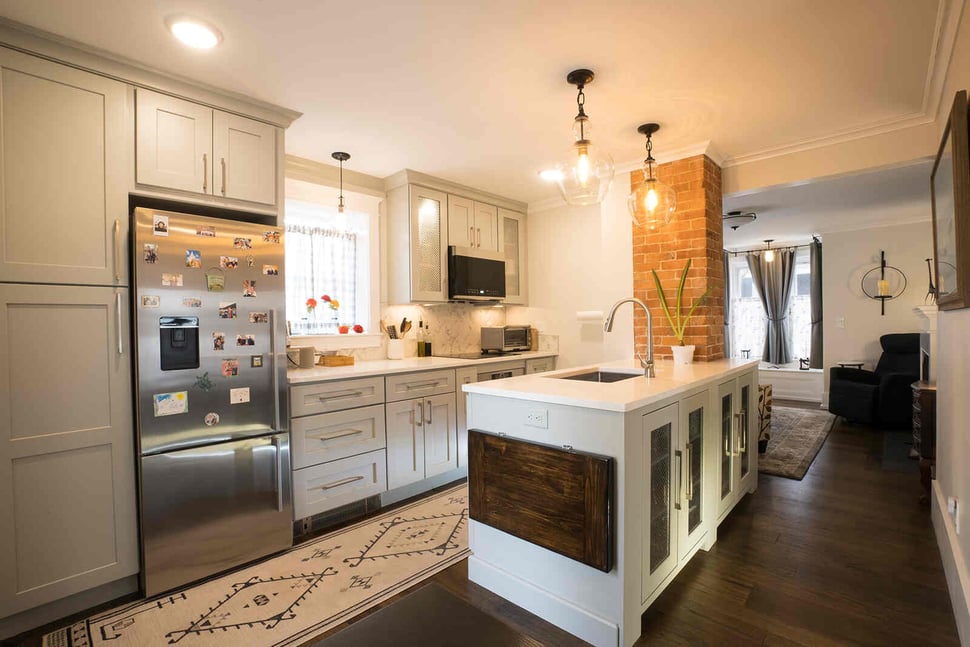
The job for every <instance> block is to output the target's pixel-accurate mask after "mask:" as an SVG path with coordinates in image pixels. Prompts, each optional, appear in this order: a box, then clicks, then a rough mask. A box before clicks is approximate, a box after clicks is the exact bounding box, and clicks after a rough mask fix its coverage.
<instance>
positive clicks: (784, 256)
mask: <svg viewBox="0 0 970 647" xmlns="http://www.w3.org/2000/svg"><path fill="white" fill-rule="evenodd" d="M748 269H750V270H751V282H752V283H753V284H754V289H755V290H756V291H757V292H758V298H760V299H761V305H762V307H763V308H764V309H765V317H766V318H767V319H768V325H767V330H766V333H765V347H764V351H763V352H762V354H761V359H762V360H763V361H765V362H769V363H771V364H787V363H788V362H790V361H792V354H791V349H790V346H791V344H790V343H789V340H788V327H787V326H786V325H785V324H786V323H787V321H786V320H787V318H788V306H789V303H790V301H791V295H792V291H793V288H794V286H795V250H794V249H786V250H778V251H776V252H775V260H774V261H772V262H771V263H769V262H767V261H765V260H764V256H763V254H760V253H755V254H748Z"/></svg>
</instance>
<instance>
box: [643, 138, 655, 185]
mask: <svg viewBox="0 0 970 647" xmlns="http://www.w3.org/2000/svg"><path fill="white" fill-rule="evenodd" d="M656 161H657V160H655V159H654V158H653V140H652V139H650V133H647V159H645V160H643V163H644V164H646V165H647V171H648V172H649V173H650V177H649V178H646V179H647V180H653V179H654V177H653V165H654V163H655V162H656Z"/></svg>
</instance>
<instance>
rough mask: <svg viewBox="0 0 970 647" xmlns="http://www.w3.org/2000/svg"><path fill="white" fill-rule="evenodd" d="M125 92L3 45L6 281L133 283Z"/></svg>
mask: <svg viewBox="0 0 970 647" xmlns="http://www.w3.org/2000/svg"><path fill="white" fill-rule="evenodd" d="M125 92H126V90H125V85H124V84H123V83H119V82H118V81H114V80H112V79H107V78H104V77H101V76H97V75H95V74H90V73H88V72H82V71H80V70H77V69H74V68H71V67H67V66H65V65H60V64H58V63H52V62H50V61H46V60H43V59H39V58H34V57H32V56H27V55H25V54H21V53H19V52H14V51H11V50H9V49H6V48H0V120H2V123H0V155H2V171H0V173H2V175H0V281H10V282H30V283H71V284H88V285H127V283H128V271H127V267H128V262H127V239H128V192H127V184H126V180H125V177H126V168H127V163H128V162H127V159H128V158H127V155H126V153H125V151H126V146H125V142H126V136H127V131H126V122H125ZM128 141H130V140H128Z"/></svg>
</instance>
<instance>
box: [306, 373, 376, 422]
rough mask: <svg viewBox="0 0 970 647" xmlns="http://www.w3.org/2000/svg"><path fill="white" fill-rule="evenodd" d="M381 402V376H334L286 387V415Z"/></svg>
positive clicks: (308, 413) (324, 411) (309, 413)
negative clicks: (287, 391) (326, 379)
mask: <svg viewBox="0 0 970 647" xmlns="http://www.w3.org/2000/svg"><path fill="white" fill-rule="evenodd" d="M382 402H384V379H383V378H380V377H368V378H364V379H361V380H336V381H333V382H320V383H317V384H301V385H299V386H291V387H290V415H291V416H293V417H294V418H296V417H297V416H309V415H312V414H314V413H327V412H330V411H341V410H343V409H354V408H356V407H366V406H368V405H371V404H380V403H382Z"/></svg>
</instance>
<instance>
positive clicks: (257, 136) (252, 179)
mask: <svg viewBox="0 0 970 647" xmlns="http://www.w3.org/2000/svg"><path fill="white" fill-rule="evenodd" d="M212 123H213V130H212V153H213V155H212V156H213V179H214V180H215V181H214V184H213V193H215V194H216V195H221V196H223V197H225V198H231V199H233V200H245V201H247V202H258V203H260V204H276V170H277V169H276V135H277V131H278V130H279V129H278V128H276V127H275V126H272V125H270V124H266V123H263V122H261V121H255V120H254V119H247V118H246V117H240V116H238V115H233V114H229V113H228V112H221V111H219V110H216V111H215V113H214V115H213V122H212Z"/></svg>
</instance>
